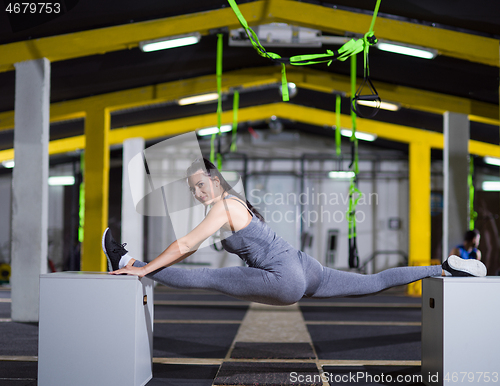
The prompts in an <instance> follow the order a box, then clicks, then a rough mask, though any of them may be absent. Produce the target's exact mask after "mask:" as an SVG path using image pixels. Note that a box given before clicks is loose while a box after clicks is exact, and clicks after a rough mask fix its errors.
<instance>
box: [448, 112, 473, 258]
mask: <svg viewBox="0 0 500 386" xmlns="http://www.w3.org/2000/svg"><path fill="white" fill-rule="evenodd" d="M443 132H444V152H443V161H444V162H443V178H444V192H443V259H446V258H447V257H448V254H449V252H450V250H451V248H453V247H454V246H455V245H457V244H459V243H461V242H462V241H463V236H464V233H465V231H466V230H467V229H468V225H469V187H468V181H467V177H468V175H469V137H470V135H469V117H468V116H467V115H465V114H459V113H451V112H446V113H445V114H444V128H443Z"/></svg>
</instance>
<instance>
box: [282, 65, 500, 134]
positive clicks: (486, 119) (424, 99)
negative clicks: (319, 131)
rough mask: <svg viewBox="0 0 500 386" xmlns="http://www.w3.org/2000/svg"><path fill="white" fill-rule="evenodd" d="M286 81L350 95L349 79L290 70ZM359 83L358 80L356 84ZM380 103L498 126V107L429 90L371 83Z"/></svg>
mask: <svg viewBox="0 0 500 386" xmlns="http://www.w3.org/2000/svg"><path fill="white" fill-rule="evenodd" d="M287 79H288V81H290V82H293V83H295V84H296V85H297V86H298V87H303V88H307V89H310V90H314V91H319V92H324V93H333V92H342V93H344V94H345V95H350V94H351V83H350V82H351V81H350V77H349V76H346V75H340V74H335V73H330V72H325V71H318V70H312V69H309V68H297V67H293V68H289V69H288V70H287ZM359 83H360V80H358V85H359ZM373 84H374V85H375V87H376V88H377V91H378V93H379V95H380V97H381V98H382V100H383V101H388V102H396V103H399V104H400V105H401V106H402V107H405V108H408V109H413V110H419V111H425V112H428V113H434V114H443V113H444V112H446V111H452V112H455V113H461V114H467V115H469V119H470V120H471V121H475V122H482V123H487V124H490V125H496V126H498V125H500V120H499V114H498V105H495V104H493V103H486V102H479V101H474V100H471V99H468V98H463V97H456V96H453V95H446V94H440V93H437V92H432V91H425V90H419V89H414V88H411V87H404V86H399V85H395V84H390V83H385V82H377V81H373Z"/></svg>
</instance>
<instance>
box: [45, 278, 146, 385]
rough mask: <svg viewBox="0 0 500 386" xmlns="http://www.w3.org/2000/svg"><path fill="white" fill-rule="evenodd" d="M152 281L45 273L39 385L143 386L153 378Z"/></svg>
mask: <svg viewBox="0 0 500 386" xmlns="http://www.w3.org/2000/svg"><path fill="white" fill-rule="evenodd" d="M152 359H153V281H152V280H150V279H148V278H145V277H144V278H138V277H137V276H126V275H109V274H108V273H104V272H60V273H51V274H43V275H40V315H39V337H38V385H39V386H57V385H61V386H62V385H71V386H90V385H92V386H101V385H102V386H110V385H120V386H127V385H130V386H139V385H141V386H142V385H145V384H146V383H148V382H149V380H150V379H151V378H152Z"/></svg>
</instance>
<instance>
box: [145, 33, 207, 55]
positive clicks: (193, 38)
mask: <svg viewBox="0 0 500 386" xmlns="http://www.w3.org/2000/svg"><path fill="white" fill-rule="evenodd" d="M200 38H201V35H200V34H199V33H198V32H196V33H192V34H188V35H178V36H170V37H167V38H162V39H155V40H148V41H145V42H140V43H139V48H140V49H141V50H142V51H143V52H152V51H159V50H166V49H169V48H176V47H183V46H190V45H192V44H196V43H198V42H199V41H200Z"/></svg>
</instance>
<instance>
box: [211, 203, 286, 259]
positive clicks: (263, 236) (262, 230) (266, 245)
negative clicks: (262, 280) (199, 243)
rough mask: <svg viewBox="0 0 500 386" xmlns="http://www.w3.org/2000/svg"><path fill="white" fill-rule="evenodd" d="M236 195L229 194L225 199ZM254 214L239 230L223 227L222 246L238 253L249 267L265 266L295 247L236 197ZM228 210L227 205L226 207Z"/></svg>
mask: <svg viewBox="0 0 500 386" xmlns="http://www.w3.org/2000/svg"><path fill="white" fill-rule="evenodd" d="M231 197H235V196H234V195H227V196H226V197H224V199H228V198H231ZM235 201H238V202H239V203H240V204H241V205H243V206H245V208H246V209H247V210H248V212H250V214H251V215H252V220H251V221H250V223H249V224H248V225H247V226H246V227H245V228H242V229H240V230H239V231H236V232H232V231H226V230H224V229H221V233H222V236H223V237H222V238H223V239H222V241H221V243H222V246H223V247H224V249H225V250H226V251H228V252H230V253H234V254H236V255H238V256H239V257H240V258H241V259H242V260H243V261H245V263H247V265H248V266H249V267H257V268H264V267H265V266H266V265H267V261H268V260H270V259H272V258H273V257H274V256H276V255H278V254H280V253H283V252H285V251H287V250H290V249H293V247H292V246H291V245H290V244H289V243H288V242H287V241H285V240H283V239H282V238H281V237H279V236H278V235H276V233H275V232H274V231H273V230H272V229H271V228H270V227H269V226H268V225H267V224H266V223H264V222H262V221H260V220H259V218H258V217H257V216H255V215H254V214H253V212H252V211H251V210H250V209H248V208H247V207H246V205H244V204H243V203H242V202H241V201H240V200H239V199H235ZM226 210H227V207H226Z"/></svg>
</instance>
